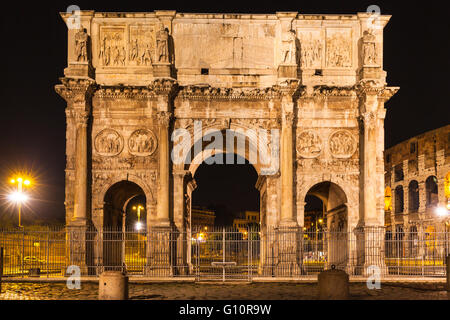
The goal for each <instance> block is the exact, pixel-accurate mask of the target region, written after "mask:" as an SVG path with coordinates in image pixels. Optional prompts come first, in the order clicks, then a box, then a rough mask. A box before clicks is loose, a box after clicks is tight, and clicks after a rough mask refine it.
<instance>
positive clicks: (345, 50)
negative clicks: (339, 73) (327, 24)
mask: <svg viewBox="0 0 450 320" xmlns="http://www.w3.org/2000/svg"><path fill="white" fill-rule="evenodd" d="M326 64H327V67H332V68H333V67H334V68H348V67H351V66H352V30H351V29H348V28H347V29H342V28H341V29H335V28H328V29H327V30H326Z"/></svg>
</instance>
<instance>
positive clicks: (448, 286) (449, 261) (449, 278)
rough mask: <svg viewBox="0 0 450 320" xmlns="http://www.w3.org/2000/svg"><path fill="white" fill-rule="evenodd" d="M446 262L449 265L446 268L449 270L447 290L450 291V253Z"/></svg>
mask: <svg viewBox="0 0 450 320" xmlns="http://www.w3.org/2000/svg"><path fill="white" fill-rule="evenodd" d="M446 262H447V265H446V267H447V269H446V270H447V291H448V292H450V255H448V256H447V259H446Z"/></svg>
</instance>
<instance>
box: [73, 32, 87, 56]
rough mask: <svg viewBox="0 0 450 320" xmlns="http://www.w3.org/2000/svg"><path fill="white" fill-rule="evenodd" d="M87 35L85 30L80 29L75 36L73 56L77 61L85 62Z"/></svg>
mask: <svg viewBox="0 0 450 320" xmlns="http://www.w3.org/2000/svg"><path fill="white" fill-rule="evenodd" d="M87 42H88V35H87V33H86V31H85V29H83V28H81V29H79V30H78V32H77V33H76V34H75V56H76V58H77V61H87V59H88V57H87Z"/></svg>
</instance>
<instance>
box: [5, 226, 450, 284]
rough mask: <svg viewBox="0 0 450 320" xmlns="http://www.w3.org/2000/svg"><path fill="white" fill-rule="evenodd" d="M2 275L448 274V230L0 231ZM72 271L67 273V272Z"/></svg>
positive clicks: (205, 277)
mask: <svg viewBox="0 0 450 320" xmlns="http://www.w3.org/2000/svg"><path fill="white" fill-rule="evenodd" d="M0 247H3V248H4V265H3V274H4V276H9V277H28V276H41V277H42V276H44V277H61V276H68V275H69V274H71V272H72V271H73V270H72V271H70V272H69V271H68V267H69V266H72V265H75V266H77V267H79V268H80V269H79V270H80V272H81V275H82V276H97V275H99V274H100V273H102V272H103V271H105V270H121V271H124V272H126V273H128V274H129V275H136V276H139V275H140V276H145V277H192V278H195V279H197V280H252V279H253V278H255V277H302V276H307V275H314V274H317V273H319V272H321V271H323V270H325V269H328V268H330V267H331V266H332V265H334V266H335V267H336V268H338V269H342V270H345V271H346V272H348V273H349V274H350V275H353V276H363V277H364V276H367V275H368V274H369V273H370V272H373V269H370V270H371V271H368V270H369V269H368V268H369V267H370V266H376V268H377V270H378V271H379V272H380V275H381V276H385V277H389V276H397V277H402V276H409V277H411V276H417V277H445V258H446V256H448V255H449V254H450V233H449V232H433V233H418V232H412V233H402V234H401V236H400V235H397V236H391V235H390V234H389V233H385V232H384V230H380V229H377V230H375V231H365V232H359V231H354V232H333V231H322V230H319V231H303V230H298V229H285V230H284V229H271V230H264V229H261V230H260V229H259V228H253V229H251V228H247V229H242V228H239V229H233V228H209V229H205V228H203V229H200V228H193V230H192V231H191V232H178V231H176V230H170V229H150V230H148V231H147V230H146V231H136V230H131V229H130V230H129V229H125V230H122V229H117V228H104V229H102V230H95V229H88V230H87V231H86V230H84V231H83V230H82V229H71V228H61V229H48V230H28V229H20V230H18V229H15V230H0ZM69 270H70V269H69Z"/></svg>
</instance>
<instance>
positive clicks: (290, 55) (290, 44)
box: [283, 30, 297, 64]
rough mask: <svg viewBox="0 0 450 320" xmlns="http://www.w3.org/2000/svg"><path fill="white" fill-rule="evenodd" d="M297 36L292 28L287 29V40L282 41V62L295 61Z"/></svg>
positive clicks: (290, 62) (292, 62)
mask: <svg viewBox="0 0 450 320" xmlns="http://www.w3.org/2000/svg"><path fill="white" fill-rule="evenodd" d="M296 41H297V36H296V34H295V31H294V30H289V32H288V34H287V40H285V41H284V52H283V63H289V64H296V63H297V43H296Z"/></svg>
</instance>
